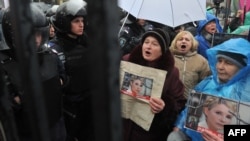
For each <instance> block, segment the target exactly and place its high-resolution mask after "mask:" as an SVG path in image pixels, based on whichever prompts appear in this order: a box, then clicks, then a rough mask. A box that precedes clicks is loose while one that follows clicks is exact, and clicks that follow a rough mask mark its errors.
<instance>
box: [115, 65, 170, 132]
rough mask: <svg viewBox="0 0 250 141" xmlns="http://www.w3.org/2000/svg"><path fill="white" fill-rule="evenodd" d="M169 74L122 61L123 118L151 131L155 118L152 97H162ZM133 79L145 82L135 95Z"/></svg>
mask: <svg viewBox="0 0 250 141" xmlns="http://www.w3.org/2000/svg"><path fill="white" fill-rule="evenodd" d="M166 75H167V72H166V71H163V70H159V69H154V68H151V67H145V66H141V65H137V64H134V63H130V62H126V61H121V64H120V92H121V103H122V117H123V118H126V119H131V120H133V121H134V122H135V123H136V124H137V125H139V126H141V127H142V128H143V129H145V130H146V131H148V130H149V128H150V126H151V123H152V121H153V118H154V114H153V113H152V111H151V109H150V106H149V99H150V97H159V98H160V97H161V94H162V89H163V85H164V82H165V78H166ZM132 78H139V79H140V80H143V84H142V85H141V90H140V92H138V93H137V94H134V93H133V92H132V90H131V86H130V84H131V83H130V82H131V79H132Z"/></svg>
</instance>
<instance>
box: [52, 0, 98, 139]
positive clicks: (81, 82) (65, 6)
mask: <svg viewBox="0 0 250 141" xmlns="http://www.w3.org/2000/svg"><path fill="white" fill-rule="evenodd" d="M86 17H87V12H86V9H85V3H84V2H83V1H75V0H70V1H67V2H64V3H62V4H61V5H60V6H59V7H58V9H57V12H56V14H55V15H54V16H53V17H52V18H53V19H52V20H51V21H52V24H53V25H54V27H55V28H56V31H57V32H56V36H55V38H54V39H52V40H51V41H50V43H49V45H50V47H51V48H53V49H55V50H56V51H57V52H58V55H59V58H60V59H61V61H62V62H63V63H64V66H65V70H66V74H67V78H68V81H67V82H66V84H65V86H64V90H63V91H64V93H65V96H64V113H65V123H66V129H67V135H68V136H67V141H75V140H78V141H90V140H93V139H92V135H93V134H92V133H93V131H92V128H93V125H92V108H91V105H92V104H91V94H90V86H89V79H90V78H89V70H88V69H89V68H90V67H89V65H90V64H88V63H89V61H87V60H88V55H89V49H88V44H87V35H86V32H85V28H86V22H87V21H86Z"/></svg>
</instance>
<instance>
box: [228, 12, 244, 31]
mask: <svg viewBox="0 0 250 141" xmlns="http://www.w3.org/2000/svg"><path fill="white" fill-rule="evenodd" d="M242 14H243V10H238V12H237V14H236V15H235V17H234V18H233V19H232V20H231V22H230V23H229V24H228V27H229V30H228V32H229V33H231V32H233V31H234V30H235V29H237V28H238V27H239V26H241V20H240V16H241V15H242Z"/></svg>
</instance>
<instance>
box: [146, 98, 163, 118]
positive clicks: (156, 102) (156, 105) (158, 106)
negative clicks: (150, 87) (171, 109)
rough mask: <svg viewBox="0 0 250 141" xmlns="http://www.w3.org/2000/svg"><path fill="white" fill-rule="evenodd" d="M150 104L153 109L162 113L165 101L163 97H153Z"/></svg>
mask: <svg viewBox="0 0 250 141" xmlns="http://www.w3.org/2000/svg"><path fill="white" fill-rule="evenodd" d="M149 105H150V107H151V111H152V112H153V113H154V114H156V113H160V112H161V111H162V110H163V109H164V107H165V102H164V101H163V100H162V99H161V98H157V97H151V98H150V100H149Z"/></svg>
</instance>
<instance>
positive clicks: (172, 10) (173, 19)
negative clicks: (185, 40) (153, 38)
mask: <svg viewBox="0 0 250 141" xmlns="http://www.w3.org/2000/svg"><path fill="white" fill-rule="evenodd" d="M170 4H171V14H172V21H173V23H172V25H173V27H175V24H174V12H173V4H172V0H170Z"/></svg>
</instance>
